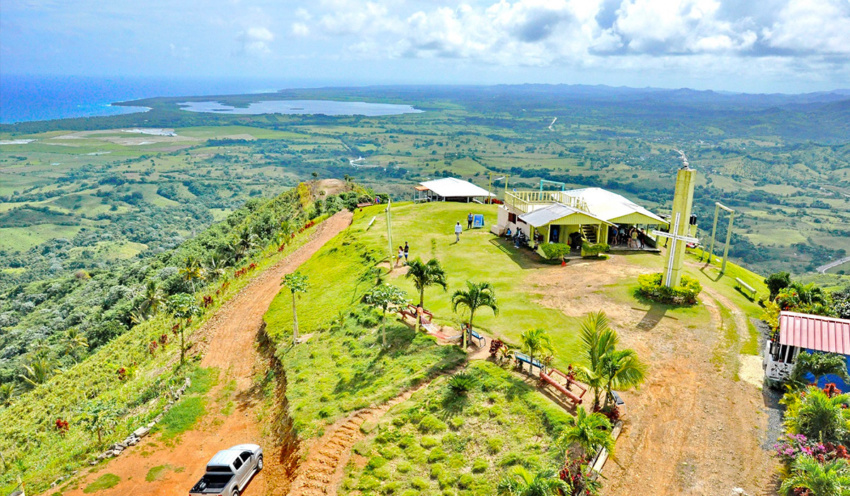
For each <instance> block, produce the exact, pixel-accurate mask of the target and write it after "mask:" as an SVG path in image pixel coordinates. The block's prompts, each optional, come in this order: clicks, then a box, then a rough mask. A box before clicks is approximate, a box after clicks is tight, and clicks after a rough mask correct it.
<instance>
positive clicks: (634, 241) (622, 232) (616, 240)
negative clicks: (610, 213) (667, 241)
mask: <svg viewBox="0 0 850 496" xmlns="http://www.w3.org/2000/svg"><path fill="white" fill-rule="evenodd" d="M644 236H646V233H645V232H643V229H638V228H637V227H635V226H631V227H628V226H614V227H612V228H611V231H610V232H609V236H608V238H609V239H610V240H611V244H612V245H613V246H628V247H629V248H633V249H635V250H640V249H642V248H643V239H644Z"/></svg>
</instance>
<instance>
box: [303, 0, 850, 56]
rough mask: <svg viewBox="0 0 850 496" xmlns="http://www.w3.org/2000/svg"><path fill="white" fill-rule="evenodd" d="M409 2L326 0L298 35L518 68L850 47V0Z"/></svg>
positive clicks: (365, 50) (373, 50) (365, 51)
mask: <svg viewBox="0 0 850 496" xmlns="http://www.w3.org/2000/svg"><path fill="white" fill-rule="evenodd" d="M777 2H781V5H780V7H779V8H777V7H776V6H775V4H776V3H777ZM405 9H408V11H405ZM409 9H410V4H409V3H404V2H382V3H380V4H378V3H374V2H367V3H366V4H362V3H360V2H354V1H351V0H324V1H322V2H320V3H319V5H318V6H317V8H316V10H315V11H313V12H308V11H306V10H303V9H301V10H303V11H301V10H299V12H297V13H296V16H297V17H298V18H299V19H300V21H299V22H298V23H296V24H293V33H294V34H298V35H301V36H307V35H313V36H319V37H324V38H330V39H333V38H339V39H340V40H342V41H343V47H344V50H345V51H348V52H351V53H355V54H359V55H363V56H366V55H368V56H370V57H372V58H383V57H414V58H417V57H418V58H447V59H451V58H462V59H474V60H479V61H482V62H485V63H496V64H504V65H514V66H524V65H539V66H558V65H572V66H593V65H603V64H605V63H606V62H605V59H607V58H610V57H618V58H619V57H623V56H633V57H639V58H641V60H642V61H643V62H645V61H646V60H647V57H644V56H645V55H646V56H650V57H662V58H663V57H668V56H674V57H693V56H698V55H705V54H708V55H715V56H718V57H724V59H726V60H728V59H729V58H730V57H732V58H736V59H739V60H742V61H743V60H745V59H747V58H751V57H760V56H776V55H780V56H793V55H794V53H804V52H805V53H807V54H808V56H814V57H818V56H829V55H832V54H837V53H848V51H850V3H848V2H847V0H770V1H767V0H765V1H764V7H763V8H762V10H758V8H757V7H755V6H754V4H748V6H744V7H742V6H741V4H740V3H739V2H738V0H515V1H509V0H498V1H495V2H492V0H491V3H489V4H488V3H485V4H483V5H477V4H476V5H470V4H467V3H461V4H460V5H458V6H456V7H448V6H440V5H435V4H434V3H431V2H428V3H426V8H424V9H419V10H414V11H412V12H411V11H409ZM311 19H312V21H311ZM296 25H297V28H296ZM667 64H668V62H666V61H662V60H658V61H656V62H655V65H656V66H663V65H667Z"/></svg>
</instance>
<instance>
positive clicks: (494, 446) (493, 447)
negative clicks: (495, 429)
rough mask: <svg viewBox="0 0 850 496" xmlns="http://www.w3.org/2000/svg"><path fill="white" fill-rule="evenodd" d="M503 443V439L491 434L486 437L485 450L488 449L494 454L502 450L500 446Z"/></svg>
mask: <svg viewBox="0 0 850 496" xmlns="http://www.w3.org/2000/svg"><path fill="white" fill-rule="evenodd" d="M504 444H505V441H504V440H503V439H502V438H500V437H496V436H493V437H490V438H487V451H489V452H490V453H491V454H496V453H498V452H500V451H502V446H504Z"/></svg>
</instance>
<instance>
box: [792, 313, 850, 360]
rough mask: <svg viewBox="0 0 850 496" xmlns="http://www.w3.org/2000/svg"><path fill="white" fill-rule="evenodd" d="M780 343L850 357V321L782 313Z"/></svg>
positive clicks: (804, 314)
mask: <svg viewBox="0 0 850 496" xmlns="http://www.w3.org/2000/svg"><path fill="white" fill-rule="evenodd" d="M779 343H780V344H787V345H790V346H798V347H800V348H804V349H807V350H815V351H826V352H830V353H840V354H842V355H850V320H848V319H836V318H832V317H823V316H820V315H809V314H806V313H797V312H781V313H780V314H779Z"/></svg>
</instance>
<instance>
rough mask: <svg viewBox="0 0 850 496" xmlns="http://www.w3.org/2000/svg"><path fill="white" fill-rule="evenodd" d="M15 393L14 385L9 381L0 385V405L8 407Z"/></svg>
mask: <svg viewBox="0 0 850 496" xmlns="http://www.w3.org/2000/svg"><path fill="white" fill-rule="evenodd" d="M15 392H16V388H15V385H14V384H13V383H12V382H11V381H10V382H7V383H5V384H0V405H3V406H9V405H10V404H11V403H12V398H13V397H14V396H15Z"/></svg>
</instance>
